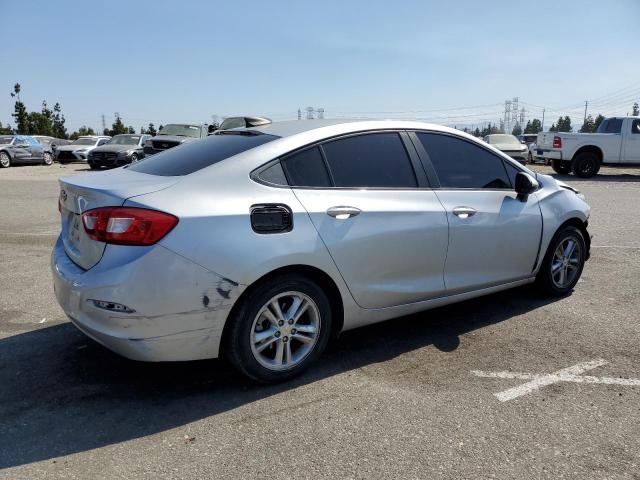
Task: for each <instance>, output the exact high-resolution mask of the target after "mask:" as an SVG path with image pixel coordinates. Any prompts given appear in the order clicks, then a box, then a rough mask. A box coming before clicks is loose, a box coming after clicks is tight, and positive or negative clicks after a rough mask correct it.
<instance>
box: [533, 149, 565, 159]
mask: <svg viewBox="0 0 640 480" xmlns="http://www.w3.org/2000/svg"><path fill="white" fill-rule="evenodd" d="M536 156H537V157H539V158H545V159H547V160H562V152H561V151H560V150H547V149H541V148H539V149H537V150H536Z"/></svg>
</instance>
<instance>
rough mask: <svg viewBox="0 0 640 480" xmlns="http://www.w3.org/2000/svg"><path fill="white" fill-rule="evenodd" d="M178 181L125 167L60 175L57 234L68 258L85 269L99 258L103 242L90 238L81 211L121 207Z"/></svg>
mask: <svg viewBox="0 0 640 480" xmlns="http://www.w3.org/2000/svg"><path fill="white" fill-rule="evenodd" d="M178 181H180V177H160V176H155V175H147V174H144V173H138V172H133V171H128V170H127V169H125V168H120V169H117V170H111V171H108V172H95V173H88V174H85V175H78V176H74V177H63V178H60V180H59V183H60V200H59V201H60V216H61V227H62V232H61V234H60V235H61V237H62V242H63V244H64V249H65V252H66V253H67V255H68V256H69V258H70V259H71V260H72V261H73V262H74V263H75V264H76V265H78V266H79V267H81V268H83V269H85V270H88V269H90V268H91V267H93V266H94V265H96V264H97V263H98V262H99V261H100V259H101V258H102V254H103V253H104V249H105V247H106V243H104V242H99V241H96V240H92V239H91V238H90V237H89V236H88V235H87V233H86V231H85V229H84V226H83V225H82V218H81V216H82V213H83V212H86V211H87V210H91V209H94V208H98V207H110V206H111V207H112V206H121V205H122V204H123V203H124V202H125V201H126V200H127V199H129V198H131V197H135V196H138V195H144V194H147V193H152V192H157V191H158V190H163V189H165V188H168V187H170V186H172V185H174V184H176V183H177V182H178Z"/></svg>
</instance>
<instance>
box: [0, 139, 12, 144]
mask: <svg viewBox="0 0 640 480" xmlns="http://www.w3.org/2000/svg"><path fill="white" fill-rule="evenodd" d="M11 140H13V137H0V145H8V144H10V143H11Z"/></svg>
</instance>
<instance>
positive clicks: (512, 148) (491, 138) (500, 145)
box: [484, 133, 529, 165]
mask: <svg viewBox="0 0 640 480" xmlns="http://www.w3.org/2000/svg"><path fill="white" fill-rule="evenodd" d="M484 141H485V142H486V143H488V144H489V145H491V146H492V147H495V148H497V149H498V150H500V151H501V152H503V153H506V154H507V155H509V156H510V157H511V158H513V159H514V160H517V161H518V162H520V163H521V164H522V165H526V164H527V161H528V160H529V147H527V146H526V145H524V144H522V143H521V142H520V140H518V139H517V138H516V137H515V136H514V135H509V134H506V133H494V134H491V135H487V136H486V137H484Z"/></svg>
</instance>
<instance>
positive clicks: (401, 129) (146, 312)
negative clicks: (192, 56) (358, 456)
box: [52, 120, 590, 382]
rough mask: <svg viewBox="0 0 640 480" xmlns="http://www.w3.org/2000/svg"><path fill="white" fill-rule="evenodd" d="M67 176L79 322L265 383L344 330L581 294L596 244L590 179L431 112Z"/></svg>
mask: <svg viewBox="0 0 640 480" xmlns="http://www.w3.org/2000/svg"><path fill="white" fill-rule="evenodd" d="M60 187H61V190H60V211H61V220H62V231H61V234H60V237H59V238H58V241H57V243H56V245H55V247H54V250H53V254H52V271H53V278H54V286H55V293H56V296H57V299H58V302H59V303H60V305H61V306H62V308H63V309H64V311H65V312H66V313H67V315H68V316H69V318H70V319H71V321H72V322H73V323H74V324H75V325H76V326H77V327H78V328H79V329H80V330H81V331H83V332H84V333H85V334H87V335H88V336H89V337H92V338H93V339H95V340H96V341H98V342H100V343H102V344H103V345H105V346H106V347H107V348H110V349H111V350H113V351H115V352H117V353H119V354H121V355H124V356H126V357H129V358H132V359H138V360H146V361H181V360H195V359H202V358H212V357H217V356H219V355H225V356H227V357H228V358H229V359H230V360H231V362H232V363H233V364H234V365H235V366H236V367H237V368H238V369H239V370H240V371H241V372H243V373H245V374H246V375H248V376H250V377H252V378H254V379H257V380H260V381H264V382H270V381H280V380H285V379H288V378H290V377H292V376H294V375H297V374H299V373H300V372H301V371H303V370H304V369H305V368H306V367H308V366H309V365H310V364H311V363H313V362H314V361H316V360H317V359H318V358H319V356H320V355H321V353H322V351H323V349H324V348H325V346H326V345H327V342H328V340H329V338H330V337H332V336H335V335H336V334H337V333H338V332H340V331H342V330H349V329H352V328H355V327H359V326H362V325H367V324H370V323H374V322H379V321H382V320H387V319H390V318H392V317H397V316H401V315H407V314H411V313H415V312H419V311H422V310H426V309H429V308H433V307H438V306H441V305H445V304H449V303H454V302H458V301H461V300H466V299H469V298H472V297H477V296H480V295H485V294H488V293H492V292H496V291H499V290H503V289H507V288H511V287H516V286H519V285H524V284H529V283H533V282H537V283H538V285H539V287H540V288H541V289H542V290H543V291H544V292H546V293H547V294H549V295H563V294H566V293H567V292H569V291H570V290H571V289H572V288H574V286H575V285H576V283H577V282H578V279H579V278H580V274H581V272H582V268H583V266H584V262H585V260H586V259H587V258H588V257H589V249H590V236H589V234H588V231H587V221H588V218H589V213H590V207H589V206H588V205H587V204H586V203H585V201H584V197H583V196H582V195H581V194H580V193H579V192H577V190H575V189H574V188H572V187H570V186H568V185H566V184H564V183H562V182H558V181H556V180H555V179H554V178H552V177H550V176H547V175H541V174H536V173H533V172H531V171H530V170H528V169H526V168H525V167H523V166H521V165H520V164H519V163H517V162H515V161H514V160H512V159H511V158H510V157H509V156H507V155H505V154H503V153H501V152H500V151H498V150H496V149H495V148H492V147H490V146H488V145H486V144H485V143H483V142H481V141H478V140H477V139H475V138H474V137H472V136H470V135H467V134H465V133H463V132H460V131H458V130H454V129H451V128H446V127H440V126H436V125H430V124H425V123H421V122H405V121H353V122H347V121H344V120H342V121H328V120H324V121H322V120H317V121H316V120H309V121H304V122H300V121H293V122H279V123H272V124H268V125H264V126H259V127H252V128H250V129H239V130H226V131H221V132H218V133H217V134H216V135H211V136H209V137H208V138H206V139H204V140H201V141H199V142H192V143H190V144H187V145H183V146H181V147H180V148H177V149H173V150H169V151H167V152H165V153H163V154H162V155H157V156H155V157H152V158H147V159H145V160H144V161H142V162H138V163H135V164H131V165H128V166H125V167H123V168H119V169H117V170H111V171H108V172H104V174H102V175H91V174H85V175H76V176H72V177H66V178H62V179H61V180H60ZM80 200H81V201H80ZM390 325H392V324H390Z"/></svg>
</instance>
